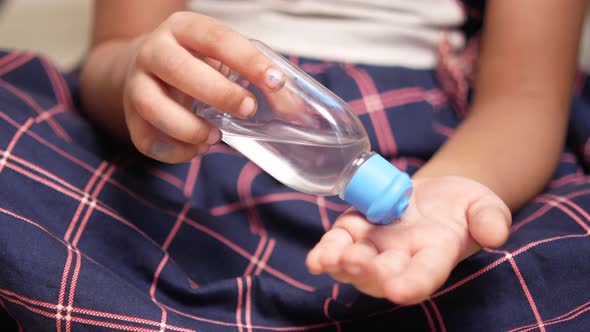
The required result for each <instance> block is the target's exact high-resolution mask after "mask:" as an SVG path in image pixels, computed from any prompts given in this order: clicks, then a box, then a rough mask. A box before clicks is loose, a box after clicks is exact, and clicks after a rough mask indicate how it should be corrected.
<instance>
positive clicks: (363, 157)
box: [338, 151, 375, 198]
mask: <svg viewBox="0 0 590 332" xmlns="http://www.w3.org/2000/svg"><path fill="white" fill-rule="evenodd" d="M374 154H375V152H373V151H363V152H361V153H360V154H359V155H358V156H356V158H354V159H353V160H352V162H351V163H350V164H348V166H346V168H345V169H344V171H342V173H341V174H340V178H339V179H338V192H339V194H338V196H339V197H340V198H344V197H343V195H344V189H345V188H346V186H347V185H348V182H350V179H352V177H353V176H354V173H356V171H357V170H358V169H359V168H360V167H361V165H362V164H363V163H364V162H365V161H367V160H368V159H369V158H371V157H372V156H373V155H374Z"/></svg>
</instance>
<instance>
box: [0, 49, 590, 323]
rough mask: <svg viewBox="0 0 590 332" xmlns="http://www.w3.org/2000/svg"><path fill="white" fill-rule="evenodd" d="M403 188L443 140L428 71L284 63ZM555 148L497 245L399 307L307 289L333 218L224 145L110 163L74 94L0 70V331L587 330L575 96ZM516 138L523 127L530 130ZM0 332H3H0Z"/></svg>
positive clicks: (586, 196)
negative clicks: (168, 157)
mask: <svg viewBox="0 0 590 332" xmlns="http://www.w3.org/2000/svg"><path fill="white" fill-rule="evenodd" d="M291 60H292V61H293V62H295V63H296V64H298V65H299V66H300V67H301V68H303V69H304V70H306V71H307V72H309V73H310V74H312V75H313V76H314V77H315V78H316V79H317V80H319V81H320V82H321V83H322V84H325V85H326V86H328V87H329V88H330V89H331V90H332V91H334V92H335V93H337V94H338V95H339V96H342V97H343V98H344V99H345V100H347V101H348V102H349V103H350V105H351V106H352V107H353V109H354V110H355V112H357V113H358V114H359V117H360V118H361V120H362V122H363V124H364V125H365V126H366V128H367V131H368V132H369V136H370V138H371V142H372V144H373V148H374V149H375V150H377V151H378V152H380V153H382V154H383V155H384V156H386V157H388V158H390V159H391V160H392V162H394V163H395V164H396V165H397V166H398V167H400V168H401V169H403V170H407V171H408V172H410V173H412V172H414V171H415V170H416V169H417V168H419V167H420V165H421V164H422V163H423V162H424V160H426V159H427V158H428V157H429V156H430V155H431V154H432V153H433V152H434V151H435V150H436V149H437V148H438V147H439V146H440V145H441V143H443V142H444V140H445V139H446V137H447V136H448V135H451V134H452V132H453V129H454V128H455V127H456V126H457V125H458V124H459V123H460V120H461V116H460V115H459V114H458V113H457V112H456V110H455V109H454V108H453V107H451V106H450V104H449V102H448V98H446V93H445V91H444V90H442V89H441V87H440V86H439V84H438V83H437V80H436V78H435V74H434V72H432V71H418V70H408V69H401V68H377V67H370V66H355V65H349V64H337V63H327V62H318V61H312V60H306V59H298V58H291ZM576 92H577V93H576V95H577V96H576V97H575V98H574V99H573V103H572V120H571V126H570V135H569V144H568V148H566V149H565V150H564V152H563V157H562V160H561V164H560V167H559V170H558V172H557V174H556V175H555V178H554V180H553V181H552V182H551V184H550V186H549V187H548V188H547V190H546V192H545V193H543V194H542V195H540V196H539V197H538V198H536V199H535V200H534V201H533V202H531V203H530V204H529V205H527V206H526V207H525V208H524V209H523V210H522V211H521V212H520V213H518V214H517V215H516V216H515V223H514V226H513V234H512V236H511V239H510V241H509V242H508V243H507V244H506V245H505V246H504V247H503V248H502V249H500V250H484V251H482V252H480V253H478V254H477V255H475V256H473V257H472V258H470V259H468V260H467V261H465V262H463V263H461V264H460V265H459V266H458V267H457V269H456V270H455V271H454V273H453V274H452V276H451V278H450V280H449V281H448V282H447V284H446V285H445V286H444V287H443V288H441V289H440V290H439V291H438V292H437V293H436V294H434V295H433V296H432V297H431V298H430V299H429V300H428V301H426V302H425V303H423V304H420V305H416V306H410V307H399V306H396V305H393V304H391V303H388V302H386V301H381V300H375V299H371V298H369V297H366V296H363V295H361V294H359V293H358V292H357V291H355V290H354V289H353V288H351V287H350V286H348V285H344V284H339V283H335V282H334V281H333V280H331V279H330V278H328V277H326V276H312V275H310V274H308V273H307V270H306V268H305V266H304V258H305V255H306V253H307V251H308V250H309V249H310V248H311V247H312V246H313V245H314V244H315V243H316V241H317V240H318V239H319V238H320V236H321V235H322V234H323V232H324V231H325V230H327V229H328V228H329V227H330V225H331V224H332V222H333V221H334V220H335V219H336V217H337V216H338V215H339V214H340V213H341V212H342V211H343V210H344V209H345V208H346V207H347V206H346V205H345V204H344V203H343V202H341V201H340V200H338V199H337V198H334V197H325V198H322V197H315V196H311V195H306V194H301V193H298V192H294V191H293V190H290V189H288V188H286V187H285V186H283V185H281V184H280V183H278V182H277V181H275V180H274V179H273V178H271V177H270V176H269V175H267V174H265V173H263V172H262V171H261V170H260V169H259V168H257V167H256V166H255V165H253V164H252V163H251V162H249V161H248V160H246V159H245V158H244V157H242V156H241V155H240V154H238V153H237V152H235V151H233V150H232V149H230V148H229V147H227V146H225V145H218V146H216V147H215V148H213V149H212V151H210V152H209V153H208V154H207V155H205V156H204V157H201V158H197V159H194V160H192V161H191V162H189V163H185V164H179V165H165V164H160V163H157V162H155V161H151V160H149V159H147V158H145V157H142V156H140V155H139V154H138V153H136V152H135V151H134V150H133V149H131V148H128V147H121V146H120V145H119V144H117V143H115V142H113V141H111V140H109V138H108V137H106V136H104V135H103V134H102V133H101V132H100V131H99V130H97V129H96V128H94V127H93V126H92V125H91V124H90V122H89V121H88V120H86V119H85V118H84V117H83V115H81V113H80V112H78V111H77V110H76V104H77V103H76V99H77V98H76V95H77V87H76V82H75V80H73V79H70V78H69V77H64V76H63V75H61V74H60V73H59V72H58V71H57V70H56V69H55V68H54V67H53V66H51V65H50V64H49V63H47V62H46V61H44V60H43V59H42V58H38V57H35V56H33V55H31V54H28V53H26V52H20V51H15V52H8V53H3V54H2V55H1V58H0V128H1V130H0V189H1V190H0V264H1V266H2V268H1V269H0V305H1V310H0V319H1V322H2V326H6V329H7V330H11V329H12V330H24V331H53V330H56V329H57V330H58V331H106V330H117V329H120V330H130V331H301V330H315V331H391V330H403V331H409V330H410V331H446V330H448V331H457V330H513V331H532V330H544V331H555V330H565V331H574V330H575V331H582V330H587V329H589V328H590V323H588V322H589V321H590V320H589V319H588V317H589V316H588V314H587V311H588V310H589V309H590V286H588V283H587V279H588V277H587V276H588V275H590V265H589V264H587V262H588V260H589V259H590V241H588V240H589V239H588V237H589V236H590V232H589V231H590V215H589V214H588V212H587V211H590V183H589V181H588V178H587V176H586V175H585V170H584V169H585V167H587V166H588V164H587V161H588V160H590V159H589V158H590V140H589V135H590V107H589V105H588V103H587V102H588V99H587V98H586V97H584V96H587V95H588V94H589V93H590V86H589V85H587V84H586V78H585V76H584V75H580V77H579V80H578V84H577V85H576ZM531 125H534V124H531ZM9 327H10V328H9Z"/></svg>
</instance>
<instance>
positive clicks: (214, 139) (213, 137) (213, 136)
mask: <svg viewBox="0 0 590 332" xmlns="http://www.w3.org/2000/svg"><path fill="white" fill-rule="evenodd" d="M220 139H221V131H220V130H219V129H218V128H215V127H214V128H211V130H210V131H209V136H207V144H209V145H213V144H217V143H218V142H219V140H220Z"/></svg>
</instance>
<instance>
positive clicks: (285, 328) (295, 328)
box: [165, 278, 348, 332]
mask: <svg viewBox="0 0 590 332" xmlns="http://www.w3.org/2000/svg"><path fill="white" fill-rule="evenodd" d="M236 280H239V278H237V279H236ZM165 307H166V309H168V310H169V311H171V312H174V313H176V314H178V315H180V316H183V317H187V318H190V319H193V320H196V321H201V322H207V323H212V324H216V325H221V326H232V327H238V328H242V329H243V325H242V324H236V323H228V322H223V321H219V320H215V319H209V318H205V317H200V316H196V315H191V314H189V313H186V312H182V311H180V310H176V309H174V308H172V307H170V306H166V305H165ZM340 322H341V323H343V322H348V321H340ZM335 325H336V324H335V323H334V322H326V323H318V324H309V325H297V326H281V327H276V326H265V325H252V328H253V329H256V330H265V331H286V332H292V331H311V330H314V329H323V328H326V327H330V326H335Z"/></svg>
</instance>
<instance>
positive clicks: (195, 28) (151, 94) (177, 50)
mask: <svg viewBox="0 0 590 332" xmlns="http://www.w3.org/2000/svg"><path fill="white" fill-rule="evenodd" d="M136 45H137V47H136V48H135V49H136V51H135V53H134V55H133V59H132V61H131V62H130V66H129V70H128V71H127V77H126V79H125V87H124V94H123V104H124V110H125V121H126V123H127V127H128V130H129V133H130V136H131V140H132V142H133V144H134V145H135V146H136V147H137V148H138V149H139V150H140V151H141V152H142V153H144V154H146V155H148V156H150V157H153V158H155V159H158V160H161V161H165V162H182V161H186V160H189V159H191V158H193V157H195V156H196V155H198V154H201V153H204V152H206V151H207V150H208V148H209V146H210V145H212V144H215V143H217V142H218V141H219V139H220V132H219V130H218V129H212V128H211V126H210V125H209V124H208V123H207V122H206V121H205V120H203V119H201V118H199V117H197V116H195V115H194V113H193V112H192V111H191V105H192V103H193V100H194V99H198V100H199V101H201V102H203V103H206V104H209V105H211V106H213V107H215V108H217V109H220V110H223V111H225V112H228V113H231V114H233V115H236V116H238V117H242V118H246V117H249V116H251V115H252V114H254V112H255V111H256V100H255V99H254V98H253V96H252V95H251V94H250V93H249V92H248V91H247V90H245V89H244V88H242V87H240V86H238V85H237V84H235V83H233V82H231V81H230V80H228V79H227V78H226V77H224V76H223V75H222V74H221V73H219V72H218V71H217V70H216V68H214V67H216V66H218V65H219V62H222V63H224V64H225V65H227V66H228V67H230V68H232V69H234V70H235V71H237V72H238V73H240V74H241V75H242V76H243V77H244V78H245V79H247V80H249V81H250V82H252V83H253V84H255V85H256V86H258V87H260V88H262V89H265V90H267V91H272V90H274V89H276V88H278V87H279V86H280V84H281V83H282V74H281V72H280V71H279V70H277V69H276V68H274V67H273V65H272V63H271V62H270V60H268V59H267V58H266V57H265V56H264V55H263V54H262V53H261V52H260V51H259V50H258V49H257V48H256V47H255V46H254V45H253V44H252V43H251V42H250V41H249V40H248V39H246V38H245V37H243V36H242V35H240V34H238V33H237V32H235V31H233V30H231V29H230V28H228V27H227V26H225V25H222V24H221V23H219V22H217V21H215V20H214V19H212V18H209V17H207V16H203V15H199V14H195V13H189V12H179V13H175V14H173V15H171V16H170V17H169V18H168V19H167V20H166V21H165V22H164V23H162V24H161V25H160V26H159V27H158V28H157V29H156V30H155V31H153V32H152V33H150V34H148V35H144V36H143V37H141V38H140V39H138V40H136ZM213 59H215V60H213Z"/></svg>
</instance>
